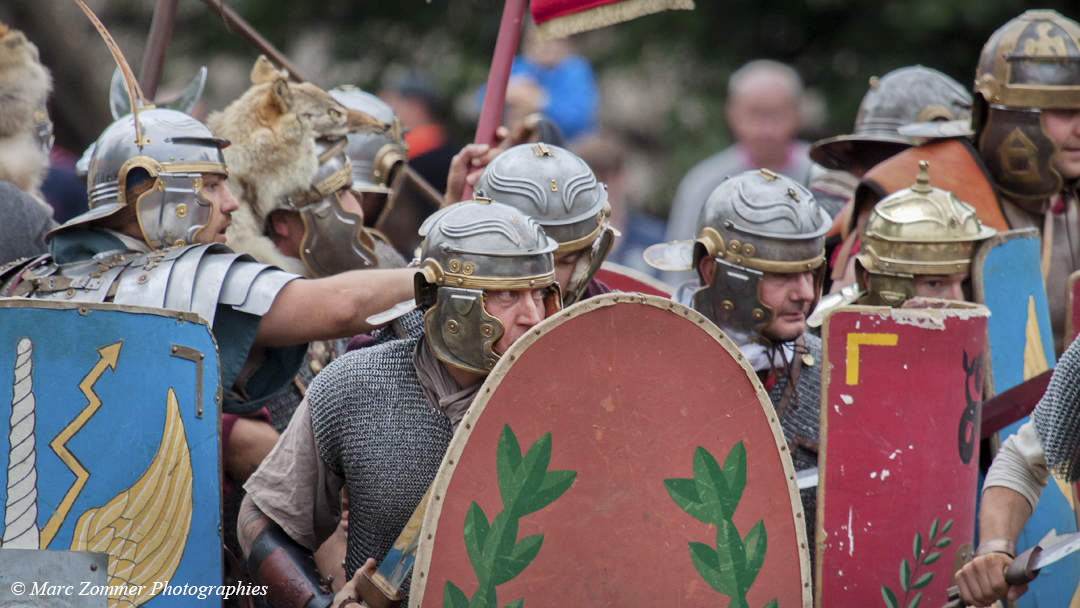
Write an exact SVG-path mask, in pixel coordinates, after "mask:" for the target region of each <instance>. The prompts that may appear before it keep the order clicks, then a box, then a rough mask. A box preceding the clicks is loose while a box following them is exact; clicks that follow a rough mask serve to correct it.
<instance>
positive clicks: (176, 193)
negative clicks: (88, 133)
mask: <svg viewBox="0 0 1080 608" xmlns="http://www.w3.org/2000/svg"><path fill="white" fill-rule="evenodd" d="M228 145H229V142H228V141H226V140H224V139H220V138H217V137H214V135H213V134H212V133H211V132H210V129H208V128H206V126H205V125H203V124H202V123H201V122H199V121H197V120H195V119H194V118H192V117H190V116H188V115H187V114H184V113H183V112H178V111H176V110H169V109H165V108H144V109H141V110H139V112H138V129H136V122H135V117H134V116H133V115H131V114H128V115H127V116H124V117H122V118H120V119H119V120H117V121H116V122H114V123H112V124H111V125H109V127H108V128H107V129H105V131H104V132H103V133H102V134H101V137H99V138H98V140H97V142H96V143H95V144H94V146H93V152H92V153H91V156H90V163H89V167H88V173H87V187H88V190H89V192H88V194H89V199H90V200H89V204H90V211H88V212H87V213H84V214H82V215H80V216H78V217H75V218H72V219H71V220H70V221H68V223H67V224H65V225H64V226H65V227H66V226H72V225H76V224H86V223H91V222H99V221H101V220H104V219H105V218H109V217H111V216H115V215H116V214H118V213H119V212H121V211H122V210H124V209H131V208H134V210H135V216H136V217H137V218H138V224H139V228H140V229H141V230H142V233H143V237H144V240H145V241H146V242H147V244H149V245H150V247H152V248H154V249H162V248H165V247H171V246H183V245H190V244H191V243H192V242H194V240H195V238H196V235H197V234H198V232H199V231H200V230H201V229H202V228H203V226H204V225H205V224H206V223H207V222H208V221H209V220H210V216H211V214H212V213H213V206H212V204H211V203H210V201H209V200H207V199H206V198H204V197H203V196H202V194H200V190H201V189H202V175H203V174H204V173H215V174H219V175H223V176H225V175H228V170H227V169H226V168H225V159H224V157H223V156H222V154H221V149H222V148H224V147H226V146H228ZM136 169H141V170H143V171H145V172H146V173H147V174H149V177H150V179H151V180H153V185H152V186H151V187H150V189H148V190H146V191H144V192H142V193H141V194H138V195H137V196H132V195H129V193H128V192H127V182H128V180H127V178H128V175H129V173H131V172H132V171H133V170H136Z"/></svg>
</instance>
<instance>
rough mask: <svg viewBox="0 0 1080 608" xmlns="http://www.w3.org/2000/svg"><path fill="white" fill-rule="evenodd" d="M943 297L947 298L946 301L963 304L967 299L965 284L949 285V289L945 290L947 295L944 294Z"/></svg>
mask: <svg viewBox="0 0 1080 608" xmlns="http://www.w3.org/2000/svg"><path fill="white" fill-rule="evenodd" d="M941 297H943V298H945V299H946V300H959V301H961V302H963V301H964V300H965V299H967V298H965V297H964V285H963V283H952V284H951V285H949V288H948V289H946V290H945V293H944V294H942V296H941Z"/></svg>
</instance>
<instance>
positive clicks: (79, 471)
mask: <svg viewBox="0 0 1080 608" xmlns="http://www.w3.org/2000/svg"><path fill="white" fill-rule="evenodd" d="M123 344H124V341H123V340H120V341H119V342H114V343H113V344H110V345H108V346H102V347H101V348H99V349H97V350H98V356H99V359H98V362H97V363H96V364H95V365H94V368H93V369H91V370H90V373H89V374H86V377H85V378H83V379H82V382H79V390H81V391H82V393H83V395H86V401H87V404H86V407H85V408H83V411H81V412H79V415H78V416H76V417H75V419H74V420H72V421H71V422H70V423H69V424H68V425H67V426H65V427H64V429H63V430H62V431H60V432H59V433H58V434H57V435H56V437H55V438H53V440H52V441H50V442H49V447H50V448H52V450H53V452H56V455H57V456H59V457H60V460H61V461H63V463H64V464H65V465H67V467H68V468H69V469H71V472H72V473H74V474H75V482H74V483H73V484H71V487H70V488H68V491H67V493H66V494H64V498H62V499H61V500H60V505H59V506H57V507H56V511H55V512H53V514H52V517H50V518H49V521H48V523H46V524H45V528H44V529H43V530H42V531H41V548H42V549H45V548H48V546H49V543H50V542H52V539H53V537H54V536H56V532H57V531H58V530H60V526H62V525H63V524H64V519H66V518H67V515H68V512H69V511H71V505H73V504H74V503H75V499H76V498H78V497H79V494H80V493H81V492H82V490H83V487H85V486H86V480H88V479H90V472H89V471H87V470H86V469H85V468H84V467H83V466H82V463H81V462H79V459H78V458H76V457H75V455H74V454H72V453H71V452H70V451H69V450H68V449H67V442H68V441H70V440H71V438H72V437H74V436H75V433H78V432H79V431H80V430H82V428H83V427H84V426H86V423H87V422H89V421H90V418H92V417H93V416H94V414H96V413H97V411H98V409H99V408H100V407H101V399H99V398H98V396H97V395H96V394H95V393H94V384H96V383H97V381H98V378H100V377H101V375H102V374H104V373H105V369H106V368H110V369H113V370H115V369H116V360H117V359H118V358H119V357H120V347H121V346H123Z"/></svg>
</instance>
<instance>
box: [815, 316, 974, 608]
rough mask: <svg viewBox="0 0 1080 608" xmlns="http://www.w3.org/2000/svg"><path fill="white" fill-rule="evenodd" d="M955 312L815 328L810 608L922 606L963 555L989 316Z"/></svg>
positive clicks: (970, 524) (836, 320)
mask: <svg viewBox="0 0 1080 608" xmlns="http://www.w3.org/2000/svg"><path fill="white" fill-rule="evenodd" d="M957 306H961V307H960V308H948V309H904V310H898V309H890V308H878V307H868V306H852V307H845V308H840V309H837V310H836V311H834V312H833V313H831V314H830V315H829V316H828V317H827V318H826V319H825V324H824V327H823V330H822V337H823V340H822V342H823V353H822V356H823V358H824V360H825V366H824V376H823V378H822V398H821V451H820V455H819V464H818V466H819V470H820V480H821V481H820V485H819V486H818V513H817V517H818V520H817V521H818V530H817V562H816V580H817V584H816V591H815V593H816V595H817V598H816V602H815V604H816V605H817V606H881V605H882V602H884V605H885V606H886V607H887V608H904V607H905V606H911V605H915V604H913V603H912V602H915V603H919V602H917V600H916V599H915V598H916V597H917V596H919V595H923V596H926V597H924V598H922V599H923V600H924V601H922V602H921V603H922V604H923V605H926V604H927V603H931V604H932V603H933V601H932V600H936V599H937V598H944V597H945V595H946V593H945V590H946V588H948V587H949V585H950V578H951V577H952V574H953V572H955V570H956V569H957V568H958V564H959V565H962V564H963V560H964V559H966V558H968V557H970V555H971V547H972V542H973V536H974V531H975V497H976V486H977V478H978V462H979V457H978V450H979V445H978V439H979V428H978V426H979V407H978V405H979V403H980V402H981V400H982V386H983V383H982V370H983V357H984V349H985V346H986V321H987V316H988V313H987V311H986V309H985V308H984V307H982V306H978V305H974V304H959V303H958V304H957Z"/></svg>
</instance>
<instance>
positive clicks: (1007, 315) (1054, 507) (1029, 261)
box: [973, 229, 1080, 608]
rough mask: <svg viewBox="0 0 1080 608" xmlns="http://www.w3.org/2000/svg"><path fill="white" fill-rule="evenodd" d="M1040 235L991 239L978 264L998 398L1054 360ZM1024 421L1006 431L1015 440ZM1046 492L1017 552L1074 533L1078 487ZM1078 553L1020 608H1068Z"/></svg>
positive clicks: (1036, 585)
mask: <svg viewBox="0 0 1080 608" xmlns="http://www.w3.org/2000/svg"><path fill="white" fill-rule="evenodd" d="M1039 263H1040V247H1039V233H1038V231H1037V230H1034V229H1028V230H1012V231H1009V232H1003V233H1000V234H998V235H996V236H994V237H993V238H991V239H990V240H988V241H987V242H986V243H985V244H984V245H983V246H982V247H981V248H980V250H979V252H978V254H977V255H976V256H975V260H974V271H973V275H974V278H975V280H974V283H975V292H976V299H977V300H979V301H980V302H981V303H983V304H985V305H986V307H987V308H989V309H990V319H989V323H988V333H989V344H990V369H991V374H990V375H989V376H990V382H991V383H992V389H993V392H992V393H991V394H992V395H993V394H997V393H1001V392H1002V391H1005V390H1008V389H1010V388H1012V387H1014V386H1016V385H1017V384H1020V383H1021V382H1024V381H1025V380H1028V379H1030V378H1034V377H1035V376H1037V375H1039V374H1041V373H1042V372H1044V371H1046V370H1047V369H1050V368H1053V367H1054V364H1055V363H1056V357H1055V355H1054V335H1053V333H1051V329H1050V309H1049V307H1048V305H1047V301H1046V290H1045V289H1044V287H1043V281H1042V272H1041V270H1040V266H1039ZM1027 421H1028V418H1024V419H1022V420H1020V421H1018V422H1016V423H1014V424H1011V425H1009V426H1007V427H1005V428H1003V429H1002V430H1001V437H1002V438H1003V439H1004V437H1006V436H1008V435H1012V434H1013V433H1015V432H1016V430H1017V429H1018V428H1020V425H1022V424H1023V423H1025V422H1027ZM1050 479H1051V482H1050V484H1049V485H1048V486H1047V488H1046V490H1044V491H1043V495H1042V498H1041V499H1040V500H1039V505H1038V506H1037V507H1036V508H1035V512H1034V513H1032V515H1031V518H1030V519H1029V520H1028V523H1027V526H1025V527H1024V531H1023V532H1022V533H1021V534H1020V538H1019V540H1018V541H1017V543H1016V547H1017V551H1018V552H1019V551H1024V550H1026V549H1028V548H1029V547H1032V546H1034V545H1035V544H1037V543H1038V542H1039V541H1040V540H1042V538H1043V537H1044V536H1045V535H1046V534H1047V533H1048V532H1049V531H1050V530H1057V533H1058V534H1065V533H1066V532H1076V530H1077V527H1076V513H1075V511H1074V509H1073V507H1072V505H1071V503H1072V500H1071V497H1072V496H1073V489H1072V487H1071V486H1069V485H1066V484H1063V483H1060V482H1058V483H1055V481H1056V478H1054V477H1051V478H1050ZM1078 573H1080V555H1077V554H1073V555H1071V556H1069V557H1067V558H1065V559H1063V560H1061V562H1059V563H1057V564H1055V565H1054V566H1053V567H1051V568H1047V569H1046V570H1045V571H1044V572H1040V574H1039V578H1037V579H1035V580H1034V581H1033V582H1032V583H1031V585H1030V587H1029V588H1028V592H1027V593H1026V594H1024V595H1023V596H1021V597H1020V599H1019V600H1018V601H1017V606H1019V607H1020V608H1049V607H1051V606H1055V607H1056V606H1069V605H1070V604H1071V601H1072V598H1073V596H1074V594H1076V593H1077V592H1078V591H1077V574H1078Z"/></svg>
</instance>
